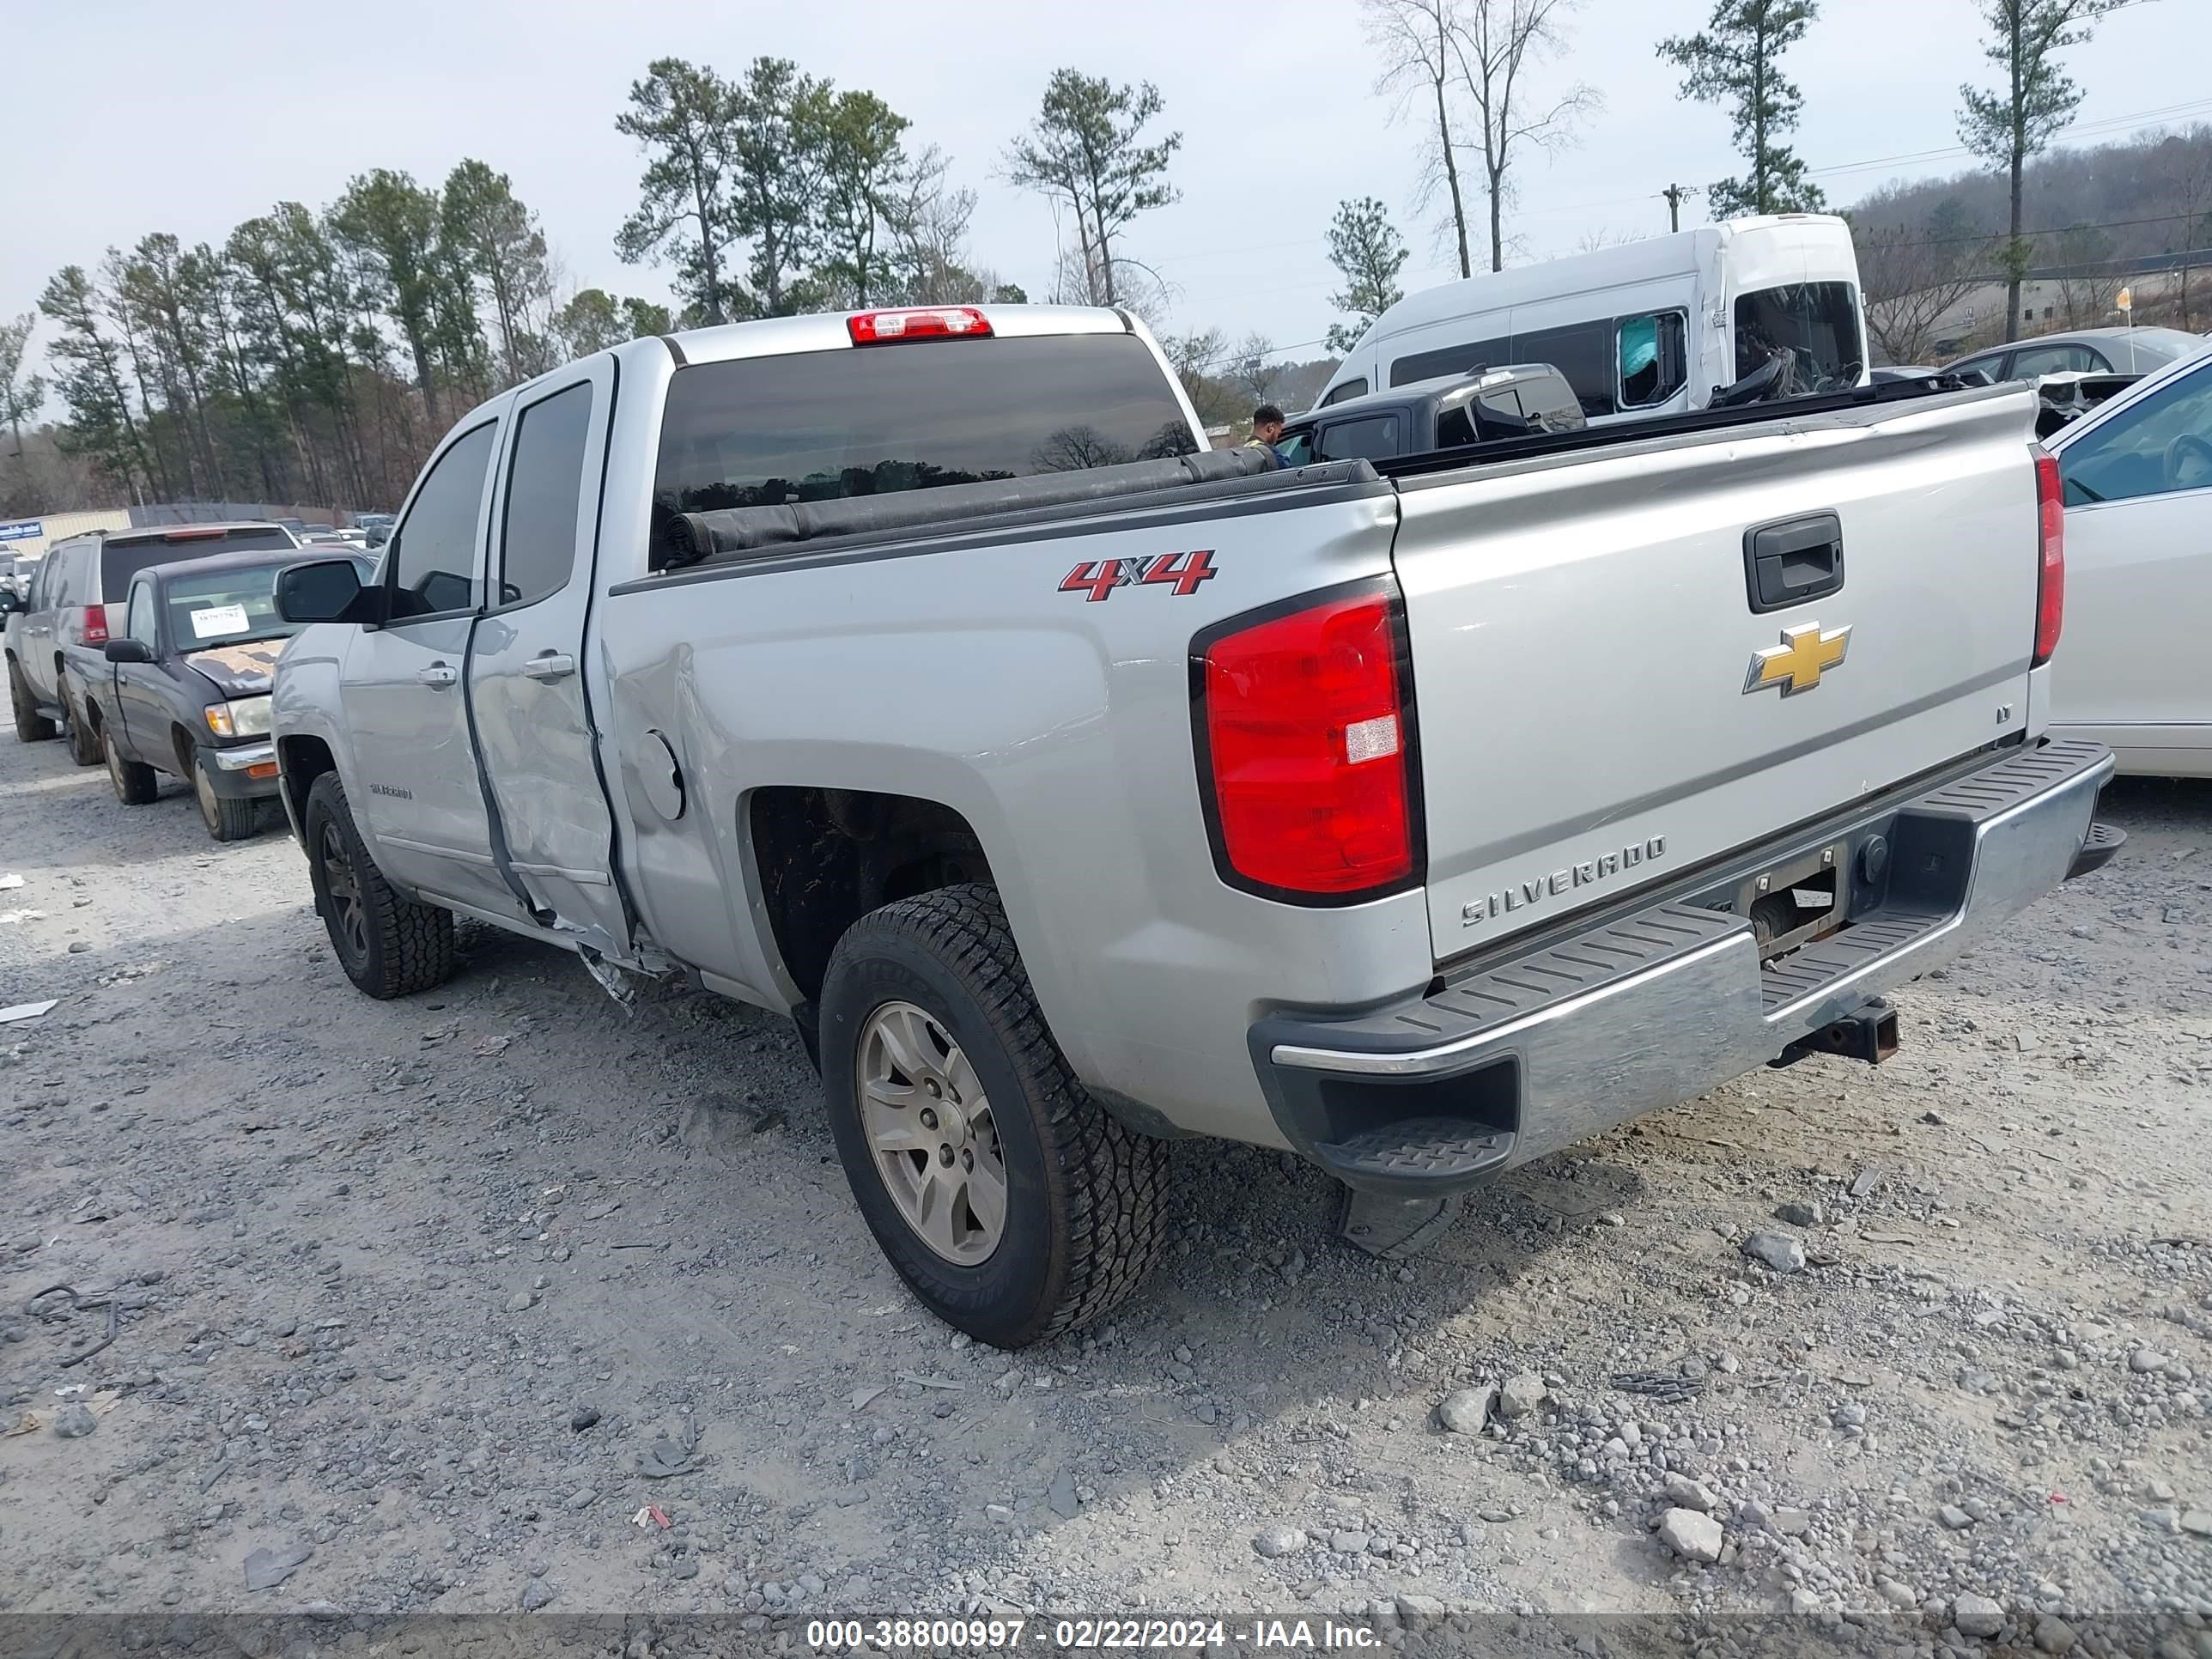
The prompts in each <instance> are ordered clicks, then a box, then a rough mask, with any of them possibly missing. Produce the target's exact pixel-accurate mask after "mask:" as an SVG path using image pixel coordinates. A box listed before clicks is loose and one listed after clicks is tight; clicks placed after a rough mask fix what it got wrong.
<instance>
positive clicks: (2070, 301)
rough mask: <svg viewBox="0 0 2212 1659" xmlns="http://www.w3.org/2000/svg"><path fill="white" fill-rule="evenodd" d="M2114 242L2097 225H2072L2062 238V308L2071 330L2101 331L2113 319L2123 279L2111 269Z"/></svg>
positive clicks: (2059, 243)
mask: <svg viewBox="0 0 2212 1659" xmlns="http://www.w3.org/2000/svg"><path fill="white" fill-rule="evenodd" d="M2111 264H2112V238H2111V237H2110V236H2107V235H2106V234H2105V233H2104V232H2103V231H2101V230H2100V229H2098V228H2097V227H2096V226H2094V225H2069V227H2067V228H2066V229H2064V230H2063V231H2061V232H2060V233H2059V235H2058V269H2059V274H2058V308H2059V309H2060V310H2061V311H2063V312H2064V313H2066V326H2067V327H2069V328H2097V327H2100V326H2101V325H2103V324H2105V323H2106V322H2107V321H2108V320H2110V316H2111V313H2112V309H2113V307H2115V305H2117V304H2118V301H2119V297H2120V278H2119V277H2118V276H2117V275H2116V274H2115V273H2114V272H2112V270H2109V269H2107V267H2108V266H2110V265H2111Z"/></svg>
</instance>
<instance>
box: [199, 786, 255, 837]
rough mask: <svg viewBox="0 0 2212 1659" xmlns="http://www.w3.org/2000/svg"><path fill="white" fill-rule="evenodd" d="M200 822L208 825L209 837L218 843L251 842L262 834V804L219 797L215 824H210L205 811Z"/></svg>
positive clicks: (216, 801) (223, 796)
mask: <svg viewBox="0 0 2212 1659" xmlns="http://www.w3.org/2000/svg"><path fill="white" fill-rule="evenodd" d="M200 821H201V822H202V823H207V831H208V835H209V836H210V837H211V838H212V839H214V840H216V841H251V840H252V839H253V837H254V836H257V835H258V834H259V833H260V832H261V803H260V802H259V801H258V800H250V799H237V798H235V797H232V796H226V795H217V796H216V798H215V820H214V822H213V823H208V818H207V813H206V812H205V811H202V812H201V813H200Z"/></svg>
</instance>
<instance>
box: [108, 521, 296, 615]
mask: <svg viewBox="0 0 2212 1659" xmlns="http://www.w3.org/2000/svg"><path fill="white" fill-rule="evenodd" d="M297 545H298V544H297V543H295V541H294V540H293V539H292V538H291V537H289V535H287V534H285V532H284V531H283V529H282V528H281V527H279V526H276V525H273V524H272V525H240V526H237V527H235V528H233V529H224V530H213V531H209V530H191V529H181V530H170V531H163V532H161V533H160V534H158V535H150V536H110V537H109V538H107V540H106V542H105V543H103V544H101V547H100V599H99V600H98V601H96V603H99V604H103V605H119V604H121V603H122V602H123V599H124V598H125V595H126V594H128V593H129V592H130V591H131V578H132V577H133V576H135V575H137V574H138V573H139V572H140V571H142V570H143V569H145V568H146V567H147V566H149V565H155V564H175V563H179V562H182V561H183V560H185V559H204V558H206V557H207V556H210V554H215V553H243V552H247V551H251V550H254V549H257V548H264V547H265V548H268V549H270V550H272V551H275V550H282V551H285V552H289V551H290V550H292V549H293V548H295V547H296V546H297ZM92 602H93V601H88V603H92Z"/></svg>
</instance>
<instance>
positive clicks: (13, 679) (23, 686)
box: [8, 657, 54, 743]
mask: <svg viewBox="0 0 2212 1659" xmlns="http://www.w3.org/2000/svg"><path fill="white" fill-rule="evenodd" d="M8 701H9V704H10V705H11V706H12V707H13V708H14V709H15V741H16V742H18V743H45V742H46V741H47V740H48V739H50V738H52V736H53V735H54V723H53V722H52V720H48V719H47V718H46V716H45V715H44V714H40V712H39V705H38V704H37V703H36V702H33V700H32V697H31V687H30V683H29V682H28V681H27V680H26V679H24V678H23V665H22V664H21V663H19V662H17V661H16V660H15V659H14V658H13V657H10V658H9V659H8Z"/></svg>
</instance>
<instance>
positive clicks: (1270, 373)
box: [1225, 332, 1281, 404]
mask: <svg viewBox="0 0 2212 1659" xmlns="http://www.w3.org/2000/svg"><path fill="white" fill-rule="evenodd" d="M1274 353H1275V343H1274V342H1273V340H1271V339H1269V338H1268V337H1267V336H1266V335H1264V334H1260V333H1256V332H1255V333H1252V334H1247V335H1246V336H1245V337H1243V339H1241V340H1239V341H1238V342H1237V344H1236V346H1235V348H1234V349H1231V352H1230V354H1229V364H1228V368H1227V369H1226V370H1225V373H1226V374H1227V375H1228V378H1229V381H1230V384H1231V385H1232V386H1235V387H1236V388H1237V390H1238V391H1239V392H1243V394H1244V395H1245V397H1246V398H1249V400H1250V401H1251V402H1253V403H1255V404H1260V403H1265V402H1266V401H1267V394H1268V392H1272V391H1273V390H1274V386H1275V379H1276V376H1277V375H1278V374H1280V372H1281V370H1280V368H1279V367H1278V366H1277V365H1276V364H1273V363H1271V362H1268V361H1267V359H1268V358H1270V357H1272V356H1274Z"/></svg>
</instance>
